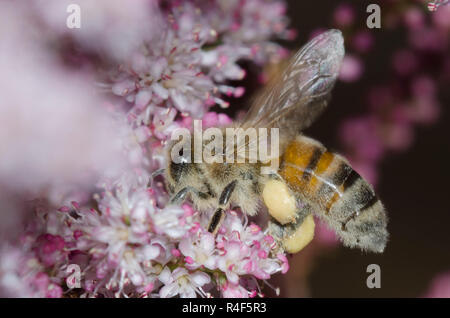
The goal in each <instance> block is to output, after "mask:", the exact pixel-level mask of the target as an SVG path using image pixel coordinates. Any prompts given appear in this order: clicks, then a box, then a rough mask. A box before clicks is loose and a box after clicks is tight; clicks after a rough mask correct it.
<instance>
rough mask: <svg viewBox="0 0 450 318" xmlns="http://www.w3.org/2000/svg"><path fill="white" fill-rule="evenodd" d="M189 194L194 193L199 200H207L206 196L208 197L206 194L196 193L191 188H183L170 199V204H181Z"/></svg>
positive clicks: (196, 191) (195, 190) (194, 189)
mask: <svg viewBox="0 0 450 318" xmlns="http://www.w3.org/2000/svg"><path fill="white" fill-rule="evenodd" d="M189 192H193V193H195V194H196V195H197V196H198V197H200V198H202V199H206V198H208V196H209V195H208V194H207V193H205V192H201V191H198V190H197V189H196V188H193V187H185V188H183V189H181V190H180V191H178V192H177V194H175V195H174V196H173V197H172V198H171V199H170V203H172V204H176V203H181V202H183V200H184V199H185V198H186V195H187V194H188V193H189Z"/></svg>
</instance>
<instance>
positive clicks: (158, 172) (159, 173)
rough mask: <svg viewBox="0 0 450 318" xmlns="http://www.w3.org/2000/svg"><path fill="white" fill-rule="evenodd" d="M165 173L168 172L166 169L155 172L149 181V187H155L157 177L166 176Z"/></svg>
mask: <svg viewBox="0 0 450 318" xmlns="http://www.w3.org/2000/svg"><path fill="white" fill-rule="evenodd" d="M165 171H166V169H164V168H161V169H158V170H156V171H153V172H152V174H151V176H150V180H148V184H147V186H148V187H149V188H151V187H152V186H153V179H155V178H156V177H157V176H160V175H162V174H164V172H165Z"/></svg>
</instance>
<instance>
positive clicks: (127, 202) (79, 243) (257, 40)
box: [0, 0, 294, 297]
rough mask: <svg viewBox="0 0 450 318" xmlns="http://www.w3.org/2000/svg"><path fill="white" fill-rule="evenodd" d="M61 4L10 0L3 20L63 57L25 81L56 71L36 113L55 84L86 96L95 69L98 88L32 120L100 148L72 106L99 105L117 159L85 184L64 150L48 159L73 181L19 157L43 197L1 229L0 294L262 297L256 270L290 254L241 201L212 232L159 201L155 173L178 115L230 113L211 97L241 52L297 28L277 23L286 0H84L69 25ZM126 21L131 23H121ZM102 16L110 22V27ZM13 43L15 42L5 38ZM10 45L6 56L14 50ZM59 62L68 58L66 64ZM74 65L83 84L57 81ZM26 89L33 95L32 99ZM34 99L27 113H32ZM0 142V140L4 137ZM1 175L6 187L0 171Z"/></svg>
mask: <svg viewBox="0 0 450 318" xmlns="http://www.w3.org/2000/svg"><path fill="white" fill-rule="evenodd" d="M65 3H66V2H65V1H59V2H57V1H53V2H50V3H49V4H48V6H47V5H46V6H47V7H46V10H42V7H40V5H39V4H40V2H37V3H36V4H35V5H33V6H29V7H25V6H22V5H20V4H17V5H16V7H15V9H17V11H16V13H14V17H15V18H14V19H13V20H17V21H27V22H26V23H29V24H30V25H29V26H28V27H29V29H33V28H37V27H40V28H42V31H43V32H42V36H41V37H39V38H32V41H28V42H31V43H36V47H39V49H40V50H43V51H45V55H46V56H48V57H50V58H49V59H48V60H49V63H53V64H52V65H51V67H52V68H55V69H58V70H59V71H58V72H48V74H47V75H48V77H49V80H48V81H44V82H42V83H41V82H39V83H38V82H37V81H36V82H33V85H34V86H36V88H39V91H40V92H45V93H46V94H48V95H50V96H51V95H52V90H51V89H49V88H48V87H46V85H47V82H49V83H55V85H56V84H58V86H57V87H58V90H59V92H58V94H57V97H59V96H60V95H61V96H62V97H61V98H59V99H56V100H54V99H51V98H49V99H44V98H42V99H41V100H40V103H38V104H37V110H36V113H39V110H40V109H43V107H50V108H51V107H59V106H60V104H59V101H61V100H64V98H63V97H64V94H65V95H66V96H69V98H70V100H75V99H74V98H72V97H71V96H76V95H84V94H83V89H86V90H89V93H92V91H91V89H92V87H94V86H95V85H94V82H96V84H97V86H100V88H102V89H103V93H104V92H106V94H100V93H101V92H97V93H96V94H95V99H93V101H91V100H89V105H83V107H79V109H78V111H79V112H80V114H79V115H78V116H75V118H73V123H74V124H73V125H72V121H70V120H67V118H66V117H61V116H59V114H58V113H56V115H55V116H53V117H51V116H49V117H48V118H46V119H48V121H49V122H51V123H53V122H58V123H59V125H57V126H56V125H55V127H56V129H53V127H52V126H51V125H50V124H48V125H47V124H46V123H45V122H44V125H43V126H41V127H44V128H46V129H47V130H48V131H46V132H47V134H48V135H51V136H57V137H56V138H54V141H55V143H56V142H57V144H55V145H54V146H53V148H54V149H55V151H56V150H57V149H60V146H59V144H62V145H69V146H71V147H81V146H80V145H79V140H88V141H89V142H90V141H92V142H91V143H90V144H89V147H88V150H90V151H91V152H93V153H94V154H95V155H96V152H95V151H94V150H93V149H102V148H98V143H97V139H98V138H94V137H95V133H94V132H91V131H90V130H87V131H83V129H85V128H86V126H83V125H82V124H79V121H78V118H85V117H84V116H88V115H89V114H90V113H89V112H91V111H92V112H93V113H96V112H97V111H98V112H100V113H101V116H102V117H101V118H103V117H107V118H108V125H109V126H108V127H110V128H112V130H113V131H114V133H111V135H107V137H108V138H105V139H106V141H105V139H101V140H100V142H102V143H111V145H113V146H112V147H110V148H112V150H114V151H116V150H117V148H119V149H120V152H119V153H114V156H109V157H108V158H119V159H120V160H119V159H118V161H120V162H121V163H123V164H121V165H119V164H115V165H114V166H113V167H114V168H115V169H111V167H109V166H108V167H106V165H105V167H104V169H103V170H102V169H98V170H99V172H98V175H95V180H96V183H94V182H93V181H92V178H93V177H94V175H92V174H89V173H87V172H84V173H83V169H82V168H83V167H81V168H79V169H78V166H75V167H76V168H77V169H76V170H74V171H71V167H72V166H73V162H72V161H70V159H71V158H70V156H64V155H61V156H58V157H57V159H58V160H59V161H57V164H58V165H59V166H58V167H61V168H60V169H61V170H63V171H64V169H65V170H67V171H71V172H72V173H71V174H70V177H71V178H72V179H74V180H75V181H76V182H70V183H69V182H64V181H63V182H58V181H57V180H56V181H55V180H54V179H55V178H53V179H51V180H47V179H45V180H41V179H39V178H38V177H39V176H40V175H38V174H36V171H39V169H41V168H42V166H39V165H36V164H35V163H34V162H33V161H31V160H29V161H27V162H26V165H27V169H28V170H29V171H30V174H29V175H28V176H31V178H30V179H31V181H36V182H31V184H37V185H39V187H36V188H32V190H33V191H32V193H33V194H34V193H36V195H35V196H37V195H39V198H40V200H38V201H33V202H32V204H31V205H28V206H27V208H26V209H24V211H22V212H23V213H22V214H23V215H24V216H25V217H24V218H23V220H21V223H23V224H24V225H25V227H24V230H23V231H22V232H19V233H16V234H17V235H15V237H8V238H5V240H4V242H3V243H2V245H1V246H0V248H1V249H0V253H1V257H0V294H1V295H4V296H14V297H23V296H25V297H62V296H73V295H76V296H79V297H174V296H180V297H194V296H196V295H200V296H202V297H211V296H224V297H254V296H257V295H260V296H261V295H262V291H261V289H260V287H259V284H260V283H259V280H263V281H266V280H268V279H269V278H270V277H271V276H272V275H273V274H276V273H280V272H281V273H286V272H287V270H288V264H287V259H286V257H285V256H284V255H283V254H277V253H276V252H275V250H276V249H275V245H274V241H273V238H272V237H270V236H269V235H267V234H266V233H264V231H263V230H262V229H261V228H260V227H259V226H258V225H256V224H254V223H251V224H250V225H248V224H247V220H246V219H245V218H244V217H243V216H242V215H241V214H240V213H238V212H233V211H231V212H229V213H227V217H226V219H225V222H224V225H223V226H222V228H221V229H220V230H219V234H218V235H217V236H216V237H213V236H212V235H211V234H209V233H207V232H206V231H205V227H206V225H207V222H208V215H207V213H203V214H201V213H199V212H198V211H194V210H193V209H192V207H191V206H190V205H189V204H188V203H186V204H183V205H182V206H178V205H170V204H168V195H167V193H166V191H165V189H164V184H163V180H162V179H161V176H155V175H152V174H153V173H154V172H155V171H156V170H158V169H160V168H164V167H165V165H166V162H165V160H166V158H165V155H164V151H165V149H164V146H165V143H166V141H167V140H168V139H169V137H170V135H171V132H172V131H173V130H174V129H175V128H177V127H180V126H183V127H188V126H190V123H191V121H192V119H194V118H202V119H203V122H204V125H205V126H208V127H209V126H214V125H225V124H229V123H231V121H232V120H231V119H230V118H229V117H228V116H226V115H224V114H218V113H215V112H208V110H209V108H210V107H212V106H213V105H216V104H218V105H220V106H222V107H227V106H228V104H229V102H230V101H231V100H232V99H233V98H239V97H241V96H242V95H243V94H244V89H243V88H242V87H240V86H237V87H236V86H232V85H230V84H229V83H228V81H229V80H234V81H235V80H241V79H243V78H244V77H245V76H246V72H245V70H244V69H243V68H241V67H240V66H239V64H238V62H239V61H241V60H243V59H247V60H251V61H253V62H255V63H256V64H257V65H261V66H262V65H264V64H265V63H267V62H268V61H269V60H273V59H275V60H276V59H280V58H281V57H283V56H284V55H285V52H284V49H283V48H282V47H281V46H279V45H278V44H276V43H275V42H273V41H272V39H273V38H284V39H289V38H292V36H294V33H293V32H292V31H291V30H288V29H287V23H288V21H287V18H286V16H285V4H284V2H283V1H277V0H273V1H269V0H248V1H220V0H217V1H209V2H205V1H146V0H142V1H137V2H136V4H135V7H134V8H127V9H126V10H124V11H122V10H121V9H120V5H119V4H118V2H117V1H106V0H102V1H96V2H95V4H93V3H92V2H91V1H80V7H81V10H82V13H83V12H84V13H83V14H86V15H87V16H90V17H93V20H87V21H86V20H83V21H85V22H83V23H85V24H83V27H82V29H80V30H76V31H79V32H78V33H77V32H76V31H74V32H72V31H70V30H69V29H62V30H60V29H58V27H59V26H60V25H61V23H62V21H63V20H62V21H61V17H60V16H58V12H63V13H65V9H64V8H63V9H64V10H62V11H61V8H62V7H61V6H64V5H65ZM3 9H4V10H3V13H2V14H3V15H5V17H6V18H9V19H11V17H10V16H7V15H8V14H11V16H12V13H10V12H14V10H13V11H9V9H14V5H13V4H8V5H6V4H5V5H4V8H3ZM83 10H84V11H83ZM5 12H6V13H5ZM18 17H22V18H21V19H20V18H19V19H16V18H18ZM23 17H27V18H23ZM64 17H65V16H64ZM0 20H3V21H7V20H8V19H0ZM89 21H91V22H89ZM92 21H95V23H92ZM149 21H153V22H154V23H149ZM155 21H156V22H155ZM128 25H129V28H128V27H127V30H128V31H130V30H132V32H131V33H130V32H128V31H127V30H122V29H123V27H124V26H128ZM109 27H111V28H112V30H114V32H109V31H111V30H108V28H109ZM24 29H26V28H24ZM121 30H122V31H121ZM111 33H114V34H116V35H117V38H114V36H111ZM103 35H104V37H103ZM100 37H101V38H100ZM39 41H41V42H42V43H40V42H39ZM28 42H27V43H28ZM43 43H44V44H47V43H58V44H60V45H54V46H49V45H43ZM68 43H69V44H68ZM18 46H19V43H18V42H14V43H12V45H11V47H12V48H17V47H18ZM74 48H75V49H74ZM46 50H51V51H50V52H48V51H46ZM15 58H16V57H15V56H14V55H13V54H11V55H10V56H9V59H11V61H13V60H14V59H15ZM61 61H66V62H67V61H70V62H68V63H66V64H68V65H65V64H64V63H62V64H61ZM19 62H20V61H19ZM19 62H18V63H19ZM33 63H34V62H33ZM73 63H75V64H76V65H77V66H79V68H81V69H83V73H82V74H80V73H77V72H75V71H74V70H73V69H71V68H70V67H71V66H73ZM49 69H50V67H49ZM62 70H63V71H62ZM31 72H32V71H31ZM70 72H72V73H74V74H75V75H74V76H75V77H77V78H78V77H80V82H82V83H83V85H81V84H80V88H79V89H78V87H77V89H76V90H74V89H73V88H72V87H67V91H65V90H62V89H59V87H60V86H63V85H62V84H61V85H59V83H65V77H67V75H66V74H70ZM94 79H95V80H94ZM86 83H89V85H86ZM99 83H100V84H99ZM9 84H10V85H12V86H14V83H12V82H10V83H9ZM34 86H33V87H34ZM47 86H50V85H47ZM86 87H87V88H88V89H87V88H86ZM17 89H18V87H17ZM36 90H37V89H36ZM80 90H81V92H80ZM11 91H13V92H15V90H11ZM39 96H40V95H39ZM14 97H16V96H14ZM34 97H35V96H34V94H30V98H34ZM11 100H12V99H11ZM16 100H17V102H16V103H15V104H18V105H20V104H21V99H16ZM227 100H228V101H227ZM95 101H98V102H95ZM81 102H83V100H81ZM41 104H42V105H41ZM11 105H13V103H10V104H8V105H3V104H0V111H3V110H7V111H10V110H11V109H12V108H10V107H11ZM64 105H65V104H64ZM71 105H72V104H70V103H69V104H68V105H67V108H70V107H71ZM85 108H87V110H85ZM32 111H34V109H32V110H30V113H29V114H30V115H29V116H30V118H33V116H35V115H36V114H34V113H33V112H32ZM68 112H69V111H68ZM70 114H73V112H71V113H70V112H69V115H68V116H69V117H70ZM75 114H78V113H76V112H75ZM61 118H63V120H61ZM93 120H94V119H93ZM19 124H20V123H19ZM75 124H77V125H75ZM88 127H89V126H88ZM61 129H63V130H64V131H66V130H67V131H71V132H73V134H74V136H73V138H72V139H68V138H66V135H64V134H60V131H61ZM99 129H103V126H100V127H99ZM83 132H84V135H83ZM79 135H81V136H82V137H84V138H78V137H79ZM70 137H72V136H70ZM108 139H109V140H110V142H108V141H107V140H108ZM52 140H53V139H52ZM32 141H33V140H25V141H24V147H23V148H24V149H26V148H30V149H36V147H32V146H31V144H32ZM73 141H74V142H73ZM100 142H99V143H100ZM2 143H3V140H0V146H1V145H2ZM0 148H1V147H0ZM81 149H83V148H81ZM107 149H108V147H107ZM63 150H65V148H63ZM112 150H111V151H110V152H108V154H109V153H112ZM49 152H50V151H46V152H45V155H46V156H47V154H48V153H49ZM99 152H101V151H99ZM64 153H68V152H67V151H66V152H64ZM85 154H86V157H87V159H89V160H94V159H96V158H95V156H94V155H92V154H91V153H90V152H86V153H85ZM19 155H20V154H19ZM42 155H43V153H42ZM78 155H80V156H81V157H82V156H83V154H78ZM103 156H105V154H103ZM121 156H122V157H123V158H122V157H121ZM43 157H44V158H45V156H43ZM5 158H6V159H8V160H9V162H11V164H10V165H9V166H8V169H12V168H14V164H16V165H17V160H15V159H14V158H15V157H12V156H11V158H9V157H5ZM6 159H5V160H6ZM83 159H84V158H83ZM87 159H85V160H87ZM102 159H103V157H102ZM109 160H110V161H114V160H113V159H109ZM94 161H95V160H94ZM42 162H44V160H42ZM88 162H90V161H88ZM95 162H97V161H95ZM116 166H117V167H119V168H117V167H116ZM123 166H125V167H126V169H123ZM11 167H12V168H11ZM17 169H19V168H17ZM28 170H27V171H28ZM33 173H35V174H33ZM34 175H36V176H37V177H36V178H34ZM9 178H12V179H13V178H15V175H10V176H9ZM87 178H88V179H87ZM34 179H36V180H34ZM79 179H82V180H84V181H86V180H85V179H87V180H88V181H86V182H80V181H79ZM69 180H71V179H69ZM89 185H90V186H89ZM0 186H5V187H6V185H3V184H2V183H0ZM10 191H12V192H14V193H16V194H17V195H18V196H19V197H21V198H23V200H29V199H30V197H29V195H30V194H29V193H30V192H29V189H28V188H27V189H26V191H25V189H23V188H20V187H19V186H18V187H14V188H13V189H10ZM21 191H22V192H21ZM35 196H33V197H35ZM33 197H32V198H33ZM0 203H1V202H0ZM2 206H3V205H2ZM17 209H18V210H19V208H17ZM14 212H15V211H14ZM22 214H21V215H22ZM18 223H19V222H18ZM17 237H18V238H19V240H16V238H17ZM18 242H20V244H18ZM71 265H76V266H77V268H79V272H74V274H77V273H78V274H79V277H78V278H77V277H75V276H71V281H70V284H69V282H67V281H66V279H68V277H69V275H70V274H71V272H70V271H69V269H70V268H71V267H70V266H71ZM78 274H77V275H78ZM74 282H79V283H80V288H78V287H73V284H72V283H74ZM267 284H268V285H269V283H267Z"/></svg>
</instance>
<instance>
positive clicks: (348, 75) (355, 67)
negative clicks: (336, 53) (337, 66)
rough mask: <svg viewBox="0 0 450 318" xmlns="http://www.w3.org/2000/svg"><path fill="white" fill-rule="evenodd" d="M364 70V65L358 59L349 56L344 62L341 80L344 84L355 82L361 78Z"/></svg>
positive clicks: (340, 75) (340, 74)
mask: <svg viewBox="0 0 450 318" xmlns="http://www.w3.org/2000/svg"><path fill="white" fill-rule="evenodd" d="M363 69H364V67H363V64H362V62H361V60H360V59H359V58H358V57H356V56H354V55H348V54H347V55H345V57H344V59H343V61H342V66H341V71H340V73H339V79H340V80H342V81H344V82H354V81H356V80H358V79H359V78H360V77H361V75H362V73H363Z"/></svg>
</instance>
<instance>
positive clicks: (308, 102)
mask: <svg viewBox="0 0 450 318" xmlns="http://www.w3.org/2000/svg"><path fill="white" fill-rule="evenodd" d="M343 57H344V39H343V37H342V34H341V32H340V31H339V30H329V31H327V32H325V33H322V34H320V35H318V36H317V37H315V38H314V39H312V40H311V41H310V42H308V43H307V44H306V45H305V46H304V47H302V48H301V49H300V50H299V51H298V52H297V53H296V54H295V56H293V57H292V58H291V60H290V62H289V64H288V66H287V67H286V69H285V71H284V72H283V73H282V74H281V75H280V76H278V78H276V79H274V80H273V81H272V82H271V84H269V85H268V87H267V88H266V90H265V91H264V92H263V93H262V94H261V95H260V96H259V97H258V98H256V99H255V102H254V103H253V105H252V106H251V108H250V110H249V111H248V113H247V115H246V117H245V118H244V120H243V121H242V123H241V124H240V126H241V127H242V128H249V127H254V128H257V127H266V128H271V127H278V128H279V129H280V135H283V134H284V135H286V134H297V133H298V132H299V131H301V130H303V129H305V128H307V127H309V126H310V125H311V123H312V122H313V121H314V120H315V118H316V117H317V116H318V115H319V114H320V113H322V111H323V110H324V109H325V107H326V105H327V103H328V100H329V96H330V92H331V90H332V88H333V86H334V83H335V81H336V78H337V76H338V74H339V70H340V67H341V63H342V59H343Z"/></svg>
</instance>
